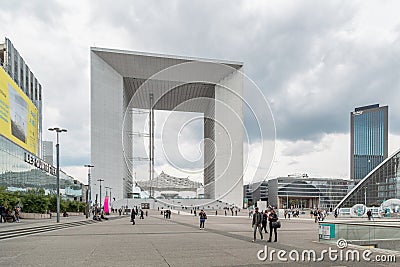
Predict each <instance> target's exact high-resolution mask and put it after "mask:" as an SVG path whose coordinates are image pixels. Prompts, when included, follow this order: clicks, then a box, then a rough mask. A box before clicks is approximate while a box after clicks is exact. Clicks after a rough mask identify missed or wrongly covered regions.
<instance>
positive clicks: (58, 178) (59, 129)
mask: <svg viewBox="0 0 400 267" xmlns="http://www.w3.org/2000/svg"><path fill="white" fill-rule="evenodd" d="M49 131H55V132H56V133H57V144H56V153H57V222H58V223H59V222H60V144H59V138H58V134H59V133H62V132H66V131H67V129H61V128H58V127H54V128H49Z"/></svg>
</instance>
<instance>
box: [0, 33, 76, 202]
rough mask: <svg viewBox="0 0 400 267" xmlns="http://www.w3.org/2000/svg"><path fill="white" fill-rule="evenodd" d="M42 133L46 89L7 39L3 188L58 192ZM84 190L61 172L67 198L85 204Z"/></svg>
mask: <svg viewBox="0 0 400 267" xmlns="http://www.w3.org/2000/svg"><path fill="white" fill-rule="evenodd" d="M41 133H42V86H41V85H40V83H39V82H38V80H37V79H36V77H35V76H34V75H33V73H32V71H31V70H30V69H29V67H28V65H27V64H26V63H25V61H24V59H23V58H22V57H21V56H20V54H19V52H18V51H17V50H16V49H15V48H14V46H13V44H12V43H11V41H10V40H9V39H7V38H6V39H5V42H4V43H0V186H5V187H6V188H7V190H9V191H27V190H29V189H33V188H35V189H36V188H42V189H44V190H45V192H46V193H54V192H55V191H56V168H55V167H54V166H52V163H51V164H49V163H47V162H45V161H44V160H42V159H41V158H42V156H43V155H42V154H43V153H42V146H41V144H42V137H41V136H42V134H41ZM50 145H51V144H50ZM48 150H49V151H51V152H52V148H51V147H48ZM49 151H48V152H49ZM82 186H83V185H82V184H81V183H80V182H78V181H77V180H74V179H73V178H72V177H71V176H68V175H67V174H66V173H64V172H63V171H60V192H61V194H62V196H63V198H67V199H72V200H80V201H81V200H82Z"/></svg>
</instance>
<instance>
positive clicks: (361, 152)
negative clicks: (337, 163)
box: [350, 104, 388, 183]
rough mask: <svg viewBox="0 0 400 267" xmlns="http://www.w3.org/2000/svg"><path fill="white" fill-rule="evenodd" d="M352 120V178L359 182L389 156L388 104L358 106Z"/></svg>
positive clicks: (351, 116)
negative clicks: (381, 105)
mask: <svg viewBox="0 0 400 267" xmlns="http://www.w3.org/2000/svg"><path fill="white" fill-rule="evenodd" d="M350 121H351V122H350V132H351V137H350V138H351V140H350V151H351V153H350V157H351V158H350V178H351V179H352V180H354V182H356V183H358V182H359V181H360V180H361V179H363V178H364V177H365V176H367V174H368V173H369V172H371V171H372V170H373V169H374V168H375V167H376V166H378V165H379V164H380V163H381V162H383V161H384V160H385V159H386V158H387V157H388V106H383V107H380V106H379V104H374V105H369V106H364V107H357V108H355V110H354V111H353V112H351V113H350Z"/></svg>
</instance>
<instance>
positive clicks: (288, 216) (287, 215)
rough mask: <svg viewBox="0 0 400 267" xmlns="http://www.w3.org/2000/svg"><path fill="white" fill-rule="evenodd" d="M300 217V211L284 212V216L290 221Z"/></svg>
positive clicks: (290, 210)
mask: <svg viewBox="0 0 400 267" xmlns="http://www.w3.org/2000/svg"><path fill="white" fill-rule="evenodd" d="M299 215H300V211H299V210H292V209H289V210H285V211H284V213H283V216H285V219H286V218H287V219H289V220H290V217H293V218H294V217H297V218H298V217H299Z"/></svg>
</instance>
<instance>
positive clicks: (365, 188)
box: [364, 186, 367, 206]
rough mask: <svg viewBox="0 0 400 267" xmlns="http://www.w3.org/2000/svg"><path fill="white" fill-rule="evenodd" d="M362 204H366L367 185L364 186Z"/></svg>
mask: <svg viewBox="0 0 400 267" xmlns="http://www.w3.org/2000/svg"><path fill="white" fill-rule="evenodd" d="M364 205H365V206H367V187H366V186H364Z"/></svg>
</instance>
